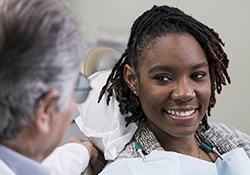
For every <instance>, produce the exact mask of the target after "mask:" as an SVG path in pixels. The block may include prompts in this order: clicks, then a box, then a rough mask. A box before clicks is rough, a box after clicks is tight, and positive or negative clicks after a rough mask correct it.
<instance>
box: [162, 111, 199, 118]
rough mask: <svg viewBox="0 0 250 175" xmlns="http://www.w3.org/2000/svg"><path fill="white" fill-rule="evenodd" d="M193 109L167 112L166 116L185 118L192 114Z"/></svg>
mask: <svg viewBox="0 0 250 175" xmlns="http://www.w3.org/2000/svg"><path fill="white" fill-rule="evenodd" d="M194 111H195V110H194V109H193V110H190V111H185V112H184V111H181V112H179V111H172V110H167V113H168V114H171V115H175V116H180V117H186V116H189V115H191V114H192V113H194Z"/></svg>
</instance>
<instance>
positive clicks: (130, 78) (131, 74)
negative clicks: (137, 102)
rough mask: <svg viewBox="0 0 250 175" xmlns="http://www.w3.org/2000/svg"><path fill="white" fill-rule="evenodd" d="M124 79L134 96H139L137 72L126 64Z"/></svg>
mask: <svg viewBox="0 0 250 175" xmlns="http://www.w3.org/2000/svg"><path fill="white" fill-rule="evenodd" d="M123 74H124V79H125V81H126V83H127V85H128V87H129V88H130V90H131V91H133V93H134V94H137V84H138V83H137V77H136V72H135V70H134V69H133V68H132V67H131V66H129V65H128V64H126V65H125V66H124V71H123Z"/></svg>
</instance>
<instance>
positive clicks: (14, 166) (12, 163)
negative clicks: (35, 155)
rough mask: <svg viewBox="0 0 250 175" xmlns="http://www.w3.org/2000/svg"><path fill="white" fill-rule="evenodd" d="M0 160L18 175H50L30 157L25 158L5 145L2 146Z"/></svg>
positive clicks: (0, 147) (0, 146)
mask: <svg viewBox="0 0 250 175" xmlns="http://www.w3.org/2000/svg"><path fill="white" fill-rule="evenodd" d="M0 159H1V160H2V161H3V162H4V163H5V164H6V165H7V166H9V168H10V169H11V170H12V171H13V172H14V173H15V174H16V175H27V174H32V175H49V174H50V171H49V170H48V169H47V168H45V167H43V166H42V165H41V164H40V163H39V162H36V161H34V160H32V159H30V158H28V157H25V156H23V155H21V154H19V153H17V152H15V151H13V150H11V149H9V148H7V147H5V146H3V145H0Z"/></svg>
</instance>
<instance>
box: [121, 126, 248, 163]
mask: <svg viewBox="0 0 250 175" xmlns="http://www.w3.org/2000/svg"><path fill="white" fill-rule="evenodd" d="M210 126H211V128H210V129H209V130H208V131H206V132H203V131H202V127H199V128H198V130H197V132H196V134H197V136H198V138H199V139H200V140H201V141H202V142H204V143H207V144H208V145H209V146H211V147H216V148H217V150H218V151H219V152H220V153H221V154H223V153H225V152H228V151H230V150H232V149H234V148H239V147H243V148H244V150H245V151H246V153H247V155H248V157H249V158H250V136H249V135H246V134H244V133H242V132H240V131H239V130H236V129H234V128H233V127H231V126H228V125H225V124H219V123H217V124H215V123H213V124H210ZM136 142H139V143H140V144H141V146H142V148H143V150H144V151H145V154H149V153H151V152H152V151H153V150H159V151H163V150H164V149H163V148H162V146H161V145H160V143H159V142H158V140H157V138H156V136H155V135H154V133H153V132H152V131H151V130H150V128H149V127H148V125H147V123H146V122H145V121H144V122H141V124H140V125H139V128H138V130H137V131H136V133H135V135H134V137H133V138H132V140H131V141H130V142H129V143H128V144H127V145H126V146H125V148H124V150H123V151H122V152H121V153H120V154H119V156H118V157H117V159H119V158H133V157H138V156H139V155H138V153H137V152H136V149H135V146H134V145H135V143H136Z"/></svg>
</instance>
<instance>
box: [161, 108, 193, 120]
mask: <svg viewBox="0 0 250 175" xmlns="http://www.w3.org/2000/svg"><path fill="white" fill-rule="evenodd" d="M196 111H197V109H187V110H184V109H181V110H176V109H175V110H171V109H167V110H164V113H166V114H167V115H168V117H170V118H171V119H173V120H175V121H180V122H185V121H186V122H187V121H189V120H192V119H193V118H195V116H196V115H195V114H196Z"/></svg>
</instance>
